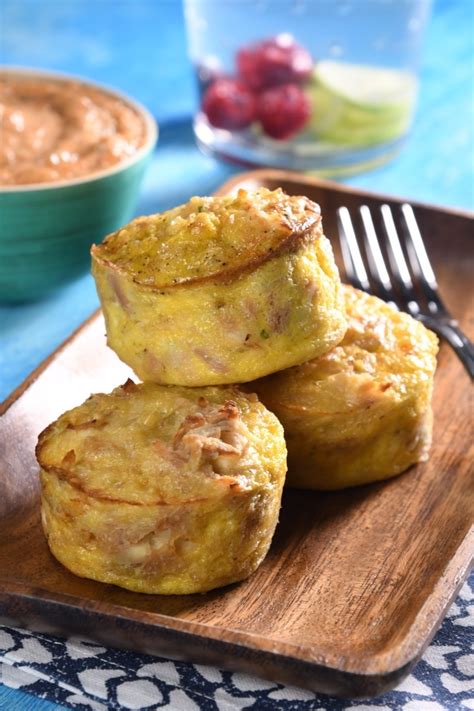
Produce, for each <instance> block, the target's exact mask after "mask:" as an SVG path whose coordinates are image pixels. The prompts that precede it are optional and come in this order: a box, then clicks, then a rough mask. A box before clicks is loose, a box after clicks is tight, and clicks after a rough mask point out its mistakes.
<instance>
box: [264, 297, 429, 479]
mask: <svg viewBox="0 0 474 711" xmlns="http://www.w3.org/2000/svg"><path fill="white" fill-rule="evenodd" d="M343 293H344V298H345V303H346V312H347V317H348V324H349V327H348V330H347V332H346V335H345V337H344V339H343V341H342V342H341V343H340V344H339V345H338V346H336V347H335V348H333V349H332V350H331V351H330V352H329V353H326V354H325V355H323V356H320V357H319V358H316V359H314V360H312V361H311V362H309V363H305V364H304V365H301V366H299V367H296V368H290V369H288V370H286V371H284V372H282V373H277V374H276V375H272V376H269V377H267V378H263V379H262V380H260V381H258V382H256V383H252V389H254V390H255V391H256V392H257V393H258V395H259V397H260V399H261V400H262V402H264V403H265V405H266V406H267V407H268V408H269V409H270V410H272V412H274V413H275V414H276V415H277V417H278V418H279V419H280V421H281V423H282V424H283V427H284V429H285V437H286V443H287V447H288V477H287V483H288V484H289V486H294V487H299V488H307V489H341V488H344V487H348V486H356V485H358V484H366V483H367V482H371V481H377V480H380V479H387V478H388V477H391V476H394V475H396V474H399V473H400V472H403V471H404V470H405V469H407V468H408V467H409V466H410V465H411V464H414V463H415V462H421V461H425V460H426V459H427V458H428V451H429V447H430V444H431V430H432V411H431V393H432V389H433V376H434V372H435V368H436V353H437V351H438V340H437V338H436V336H435V335H434V334H433V333H432V332H431V331H429V330H428V329H426V328H425V327H424V326H423V325H422V324H421V323H420V322H419V321H415V320H414V319H413V318H412V317H411V316H409V315H408V314H405V313H400V312H399V311H396V310H395V309H394V308H392V307H391V306H389V305H388V304H386V303H385V302H383V301H381V300H380V299H377V298H376V297H374V296H369V295H368V294H365V293H363V292H361V291H358V290H356V289H353V288H352V287H350V286H345V285H344V286H343Z"/></svg>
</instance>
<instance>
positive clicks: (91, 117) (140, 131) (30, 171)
mask: <svg viewBox="0 0 474 711" xmlns="http://www.w3.org/2000/svg"><path fill="white" fill-rule="evenodd" d="M145 138H146V125H145V121H144V119H143V118H142V116H141V115H140V114H139V113H138V112H137V111H136V110H135V109H134V108H133V107H132V106H131V105H129V104H127V103H126V102H125V101H122V100H121V99H120V98H118V97H116V96H114V95H113V94H108V93H107V92H105V91H102V90H101V89H98V88H94V87H91V86H89V85H87V84H82V83H81V82H79V81H72V80H61V79H49V78H42V77H40V76H37V77H24V76H21V75H18V76H15V75H12V74H2V73H0V185H28V184H31V183H45V182H59V181H63V180H70V179H71V178H78V177H81V176H84V175H90V174H91V173H95V172H97V171H100V170H103V169H105V168H109V167H110V166H113V165H115V164H116V163H119V162H120V161H122V160H124V159H126V158H127V157H129V156H132V155H133V154H134V153H136V151H137V150H138V148H140V147H141V146H142V145H143V144H144V142H145Z"/></svg>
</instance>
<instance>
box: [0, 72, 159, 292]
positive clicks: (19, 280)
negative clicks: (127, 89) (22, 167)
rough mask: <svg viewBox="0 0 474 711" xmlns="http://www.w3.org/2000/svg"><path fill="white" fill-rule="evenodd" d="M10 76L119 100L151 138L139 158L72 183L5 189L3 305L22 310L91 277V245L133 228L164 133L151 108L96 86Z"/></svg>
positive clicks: (0, 196)
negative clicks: (145, 179)
mask: <svg viewBox="0 0 474 711" xmlns="http://www.w3.org/2000/svg"><path fill="white" fill-rule="evenodd" d="M6 72H7V73H12V74H16V75H18V74H21V75H23V76H24V75H27V76H35V77H38V78H42V77H44V78H51V79H61V78H62V79H75V80H77V81H80V82H81V83H83V84H86V85H88V84H89V85H92V86H93V87H95V88H98V89H100V90H102V91H104V92H106V93H108V94H112V95H113V96H116V97H119V98H120V99H122V101H125V102H126V103H127V104H129V105H131V106H132V107H134V108H135V110H136V111H137V112H138V113H139V114H140V115H141V116H142V118H143V121H144V123H145V126H146V136H147V137H146V140H145V143H144V145H143V146H142V147H141V148H139V149H138V150H137V152H136V153H135V154H134V155H133V156H131V157H128V158H126V159H124V160H123V161H121V162H119V163H117V164H116V165H114V166H112V167H110V168H107V169H106V170H102V171H99V172H96V173H92V174H90V175H87V176H84V177H81V178H76V179H74V180H68V181H61V182H54V183H37V184H34V185H21V186H5V187H0V302H2V303H7V302H10V303H14V302H21V301H28V300H34V299H39V298H41V297H42V296H45V295H46V294H48V293H49V292H51V291H53V290H55V289H57V288H58V287H60V286H61V285H64V284H66V283H67V282H69V281H71V280H72V279H74V278H75V277H77V276H78V275H80V274H81V273H83V272H84V271H86V270H87V269H88V268H89V265H90V256H89V250H90V246H91V244H93V243H94V242H101V241H102V239H103V238H104V237H105V235H107V234H109V233H110V232H113V231H114V230H116V229H118V228H119V227H120V226H121V225H123V224H125V223H126V222H128V220H129V219H130V218H131V216H132V215H133V211H134V208H135V205H136V202H137V198H138V193H139V189H140V184H141V181H142V178H143V175H144V172H145V168H146V166H147V164H148V162H149V160H150V157H151V153H152V151H153V148H154V146H155V144H156V141H157V137H158V130H157V125H156V122H155V120H154V118H153V117H152V115H151V114H150V113H149V112H148V111H147V110H146V109H145V108H144V107H143V106H141V105H140V104H137V103H136V102H135V101H133V100H131V99H129V98H128V97H127V96H124V95H122V94H120V93H119V92H116V91H114V90H111V89H109V88H107V87H104V86H101V85H98V84H94V82H90V81H87V80H84V79H82V78H78V77H72V76H65V75H61V74H56V73H53V72H42V71H35V70H24V69H11V70H10V69H8V70H5V69H4V68H2V74H4V73H6Z"/></svg>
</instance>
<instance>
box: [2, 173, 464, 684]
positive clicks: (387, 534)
mask: <svg viewBox="0 0 474 711" xmlns="http://www.w3.org/2000/svg"><path fill="white" fill-rule="evenodd" d="M262 184H263V185H266V186H268V187H276V186H277V185H282V187H284V188H285V189H286V190H287V191H288V192H292V193H295V194H307V195H309V197H311V198H313V199H315V200H316V201H317V202H319V203H320V204H321V208H322V214H323V219H324V224H325V231H326V234H327V235H328V236H329V238H330V239H331V240H332V242H333V244H334V246H335V248H336V249H335V251H336V254H337V258H339V256H338V250H337V243H336V241H335V239H334V236H335V234H336V232H335V209H336V208H337V207H339V206H340V205H343V204H345V205H347V206H348V207H350V208H354V207H356V206H358V205H360V204H362V203H363V202H365V203H367V204H369V205H370V206H371V207H375V206H377V205H378V204H381V202H383V201H384V200H385V198H379V197H377V196H371V195H368V194H360V193H356V192H355V191H352V190H349V189H347V188H344V187H341V186H337V185H335V184H331V183H325V182H322V181H315V180H311V179H307V180H303V179H302V178H301V176H292V175H291V174H288V173H281V172H275V171H257V172H254V173H250V174H244V175H241V176H239V177H238V178H236V179H234V180H232V181H231V182H230V184H226V186H224V187H223V189H222V191H223V192H228V191H229V190H233V189H235V188H236V187H238V186H241V185H244V186H245V187H255V186H257V185H262ZM388 201H389V202H390V203H391V204H392V205H396V201H394V200H393V199H389V200H388ZM416 214H417V217H418V219H419V221H420V225H421V228H422V231H423V234H424V236H425V238H426V242H427V246H428V250H429V252H430V255H431V256H432V259H433V263H434V266H435V269H436V271H437V274H438V276H439V282H440V287H441V291H442V293H443V295H444V296H445V299H446V302H447V304H448V306H449V307H450V308H451V309H452V311H453V312H454V313H455V314H456V315H457V316H458V317H459V320H460V322H461V325H462V327H463V328H464V329H465V330H466V331H467V332H471V334H472V325H473V321H472V318H473V314H472V299H470V298H469V294H470V293H471V292H470V289H471V285H470V273H472V263H471V264H470V263H469V262H470V255H472V250H471V252H470V243H469V240H470V237H471V231H472V217H470V216H469V215H467V214H464V213H461V212H455V211H444V210H437V209H435V208H431V207H429V206H416ZM471 260H472V257H471ZM103 332H104V331H103V322H102V317H101V316H100V315H96V316H94V317H93V318H92V320H90V321H89V322H87V323H86V324H85V325H84V327H83V328H82V329H80V330H79V331H78V332H77V333H76V334H75V335H74V336H73V337H72V338H71V339H70V340H69V341H68V342H67V343H66V344H65V345H64V346H63V347H62V348H61V349H60V350H59V351H58V352H56V353H55V354H54V355H53V356H51V357H50V358H49V359H48V361H47V362H46V364H43V365H42V366H41V367H40V369H38V371H37V372H35V373H34V374H33V375H32V376H31V377H30V378H29V379H28V380H27V381H26V383H25V384H24V386H22V387H21V388H20V389H18V391H16V392H15V394H14V396H13V397H12V398H10V399H9V400H8V401H7V403H6V405H5V407H4V414H3V417H2V418H1V421H0V461H1V464H2V472H1V478H0V535H1V539H2V546H1V547H0V614H1V615H2V616H3V619H4V620H7V621H10V622H16V623H19V624H23V625H27V626H33V627H39V628H40V629H42V630H43V631H50V632H52V633H55V634H66V633H68V632H75V633H81V634H89V635H90V636H91V637H93V638H95V639H97V640H99V641H100V642H102V643H104V644H109V645H113V646H122V647H126V648H130V649H137V650H142V651H145V652H151V653H158V654H162V655H165V656H166V655H168V656H171V657H178V658H181V659H189V660H192V661H200V662H203V663H209V664H217V665H218V666H219V667H228V668H231V669H238V670H242V671H250V672H252V673H255V674H259V675H263V676H267V677H269V678H273V679H277V680H281V681H284V682H287V683H293V684H297V685H301V686H307V687H309V688H312V689H314V690H316V691H322V692H325V693H330V694H338V695H343V696H371V695H375V694H377V693H381V692H383V691H384V690H386V689H388V688H391V687H393V686H394V685H396V684H397V683H398V682H399V681H400V680H401V679H402V678H403V677H404V676H405V675H406V674H407V673H408V672H409V670H410V668H411V666H412V665H413V664H414V663H415V661H416V659H417V658H418V657H419V656H420V654H421V653H422V651H423V649H424V647H425V646H426V644H427V643H428V642H429V640H430V639H431V637H432V635H433V634H434V632H435V630H436V628H437V626H438V625H439V623H440V621H441V619H442V617H443V614H444V612H445V610H446V608H447V606H448V605H449V603H450V601H451V600H452V598H453V597H454V595H455V593H456V591H457V589H458V587H459V585H460V584H461V582H462V580H463V579H464V577H465V576H466V574H467V572H468V568H469V565H470V562H471V560H472V555H473V547H474V543H473V526H472V524H473V511H474V477H473V471H472V465H471V463H472V456H471V455H472V452H470V451H469V443H470V441H471V439H472V436H471V434H472V433H471V414H472V387H471V385H470V382H469V379H468V376H467V375H466V374H465V372H464V370H463V367H462V365H461V363H460V362H459V361H458V360H457V359H456V357H455V356H454V354H453V353H452V352H451V351H450V350H449V349H448V348H447V347H446V346H442V348H441V351H440V356H439V367H438V372H437V375H436V379H435V398H434V409H435V430H434V444H433V451H432V455H431V459H430V461H429V462H428V463H426V464H422V465H418V466H417V467H413V468H412V469H411V470H410V471H409V472H407V473H406V474H404V475H401V476H399V477H397V478H395V479H392V480H390V481H387V482H384V483H380V484H373V485H369V486H365V487H361V488H358V489H353V490H346V491H341V492H328V493H317V492H307V491H305V492H300V491H295V490H293V491H287V492H286V493H285V495H284V499H283V506H282V510H281V515H280V523H279V525H278V527H277V532H276V535H275V538H274V541H273V544H272V547H271V549H270V552H269V554H268V556H267V558H266V560H265V561H264V563H263V564H262V566H261V567H260V568H259V570H258V571H257V572H256V573H255V574H254V575H253V576H251V578H250V579H248V580H247V581H245V582H243V583H240V584H238V585H233V586H230V587H227V588H225V589H222V590H216V591H213V592H211V593H207V594H206V595H192V596H181V597H165V596H152V595H141V594H138V593H131V592H127V591H125V590H121V589H119V588H116V587H114V586H108V585H103V584H101V583H96V582H94V581H91V580H86V579H81V578H78V577H75V576H74V575H72V574H71V573H69V572H68V571H67V570H66V569H64V568H63V567H62V566H61V565H60V564H59V563H57V562H56V561H55V560H54V559H53V558H52V556H51V555H50V554H49V552H48V549H47V546H46V541H45V539H44V536H43V534H42V532H41V528H40V521H39V510H38V477H37V465H36V463H35V460H34V445H35V442H36V437H37V435H38V433H39V432H40V430H41V429H42V428H43V427H44V426H45V425H46V424H48V423H49V422H50V421H51V420H53V419H55V418H56V417H57V416H58V415H59V414H60V413H61V412H62V411H63V410H65V409H67V408H70V407H72V406H74V405H76V404H79V403H80V402H82V401H83V400H84V399H85V398H86V397H87V396H88V395H89V394H90V393H91V392H96V391H108V390H110V389H112V387H114V386H115V385H117V384H119V383H120V382H122V381H124V380H125V379H126V377H128V375H129V373H130V371H129V370H128V368H127V367H126V366H124V365H123V364H122V363H120V361H119V360H118V359H117V358H116V356H115V355H114V354H113V353H112V352H111V351H110V350H108V349H107V347H106V345H105V339H104V336H103Z"/></svg>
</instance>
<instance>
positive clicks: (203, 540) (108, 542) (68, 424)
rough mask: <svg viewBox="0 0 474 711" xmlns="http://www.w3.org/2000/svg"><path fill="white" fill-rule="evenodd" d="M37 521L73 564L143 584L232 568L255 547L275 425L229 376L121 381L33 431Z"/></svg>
mask: <svg viewBox="0 0 474 711" xmlns="http://www.w3.org/2000/svg"><path fill="white" fill-rule="evenodd" d="M36 454H37V458H38V462H39V463H40V466H41V484H42V519H43V528H44V531H45V533H46V536H47V538H48V544H49V547H50V549H51V552H52V553H53V555H54V556H55V557H56V558H57V559H58V560H59V561H60V562H61V563H62V564H63V565H65V566H66V567H67V568H69V570H71V571H72V572H73V573H76V575H80V576H83V577H87V578H93V579H94V580H99V581H102V582H105V583H114V584H115V585H120V586H121V587H124V588H128V589H129V590H136V591H139V592H146V593H162V594H183V593H196V592H204V591H206V590H211V589H212V588H216V587H219V586H221V585H227V584H228V583H233V582H236V581H238V580H242V579H243V578H246V577H247V576H248V575H250V574H251V573H252V572H253V571H254V570H255V569H256V568H257V566H258V565H259V564H260V563H261V561H262V560H263V558H264V557H265V555H266V553H267V550H268V547H269V546H270V542H271V539H272V536H273V532H274V530H275V526H276V523H277V519H278V511H279V508H280V499H281V491H282V487H283V482H284V478H285V473H286V448H285V441H284V436H283V429H282V427H281V425H280V423H279V422H278V420H277V418H276V417H275V416H274V415H272V414H271V413H270V412H268V410H266V409H265V407H264V406H263V405H262V404H261V403H260V402H259V401H258V398H257V396H256V395H247V394H245V393H242V392H240V391H239V390H238V389H237V388H227V387H222V388H215V387H209V388H196V389H186V388H172V387H165V386H160V385H155V384H153V383H148V384H141V385H135V384H134V383H132V381H128V382H127V383H126V384H125V385H123V386H122V387H119V388H117V389H116V390H114V391H113V392H112V393H111V394H109V395H103V394H100V395H92V396H91V397H90V398H89V399H88V400H87V401H86V402H85V403H84V404H83V405H81V406H80V407H76V408H75V409H74V410H70V411H69V412H66V413H64V414H63V415H61V417H60V418H59V419H58V420H57V421H56V422H53V423H52V424H51V425H50V426H49V427H48V428H47V429H46V430H44V432H43V433H42V434H41V435H40V437H39V441H38V446H37V450H36Z"/></svg>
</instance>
